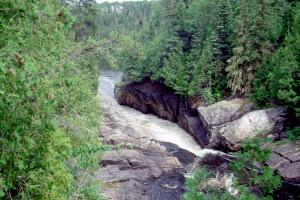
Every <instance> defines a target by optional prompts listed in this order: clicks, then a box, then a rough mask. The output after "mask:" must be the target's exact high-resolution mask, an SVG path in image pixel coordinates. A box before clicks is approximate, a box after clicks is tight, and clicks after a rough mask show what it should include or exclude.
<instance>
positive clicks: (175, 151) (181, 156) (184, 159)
mask: <svg viewBox="0 0 300 200" xmlns="http://www.w3.org/2000/svg"><path fill="white" fill-rule="evenodd" d="M160 144H161V145H163V146H164V147H165V148H166V149H167V151H168V152H169V153H170V154H171V155H172V156H174V157H176V158H178V160H179V162H180V163H181V164H182V166H183V167H184V168H185V167H186V166H187V165H188V164H190V163H193V162H194V160H195V158H196V157H197V156H196V155H195V154H193V153H191V152H189V151H187V150H185V149H181V148H180V147H178V146H177V145H176V144H172V143H169V142H160Z"/></svg>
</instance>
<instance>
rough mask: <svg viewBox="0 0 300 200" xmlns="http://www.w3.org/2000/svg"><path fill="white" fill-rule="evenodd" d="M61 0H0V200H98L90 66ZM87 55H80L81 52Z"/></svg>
mask: <svg viewBox="0 0 300 200" xmlns="http://www.w3.org/2000/svg"><path fill="white" fill-rule="evenodd" d="M74 22H75V17H72V15H71V14H70V12H69V9H68V6H67V5H66V4H64V3H62V2H61V1H60V0H50V1H49V0H39V1H29V0H25V1H24V0H4V1H1V2H0V186H1V187H0V198H1V199H101V198H102V196H101V193H100V184H99V180H95V179H93V178H92V177H93V173H94V172H95V170H97V169H98V168H99V162H100V158H101V154H102V152H103V151H104V150H105V149H106V148H107V147H106V146H105V145H103V144H101V142H100V141H99V139H98V131H97V129H98V126H99V121H100V120H99V116H100V114H101V113H100V111H99V99H98V98H97V92H98V91H97V86H98V82H97V73H96V71H97V69H96V68H94V67H93V66H96V65H92V64H91V63H89V62H87V60H90V59H89V58H86V57H85V58H82V57H80V56H78V55H81V54H83V53H82V52H81V51H82V49H84V48H86V47H90V46H91V45H92V44H93V42H92V41H86V42H85V43H83V42H82V43H81V42H77V43H75V42H74V37H75V33H74V31H72V30H71V28H72V25H73V24H74ZM85 53H86V52H85Z"/></svg>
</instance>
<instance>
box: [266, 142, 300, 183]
mask: <svg viewBox="0 0 300 200" xmlns="http://www.w3.org/2000/svg"><path fill="white" fill-rule="evenodd" d="M261 146H262V148H266V147H270V148H271V149H272V151H273V153H272V155H271V158H270V159H269V160H268V161H267V162H266V164H267V165H268V166H269V167H271V168H273V169H276V170H277V172H278V173H279V174H280V175H281V176H282V177H283V178H284V179H287V180H289V179H292V180H296V179H299V178H300V147H299V141H297V142H295V143H287V144H283V145H271V144H270V143H263V144H261Z"/></svg>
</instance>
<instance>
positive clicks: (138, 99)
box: [115, 78, 208, 147]
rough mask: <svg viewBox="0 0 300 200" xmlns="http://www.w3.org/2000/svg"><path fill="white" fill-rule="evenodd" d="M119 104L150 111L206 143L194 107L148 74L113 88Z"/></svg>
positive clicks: (203, 143)
mask: <svg viewBox="0 0 300 200" xmlns="http://www.w3.org/2000/svg"><path fill="white" fill-rule="evenodd" d="M115 97H116V99H117V101H118V103H119V104H121V105H127V106H129V107H132V108H134V109H136V110H139V111H141V112H143V113H152V114H154V115H156V116H158V117H160V118H163V119H167V120H169V121H171V122H177V123H178V125H179V126H180V127H181V128H183V129H184V130H186V131H187V132H188V133H190V134H191V135H192V136H193V137H194V138H195V140H196V141H197V142H198V143H199V144H200V145H201V146H202V147H204V146H205V145H207V144H208V139H207V133H206V130H205V128H204V127H203V124H202V121H201V120H200V118H199V116H198V113H197V111H196V109H194V108H192V105H191V103H190V102H189V101H188V100H186V99H185V98H183V97H181V96H180V95H177V94H175V91H174V90H172V89H171V88H168V87H166V86H165V85H163V84H161V83H158V82H153V81H151V80H150V79H149V78H145V79H143V80H142V81H141V82H140V83H138V82H132V83H129V84H127V85H125V86H123V87H121V88H119V89H118V90H116V92H115Z"/></svg>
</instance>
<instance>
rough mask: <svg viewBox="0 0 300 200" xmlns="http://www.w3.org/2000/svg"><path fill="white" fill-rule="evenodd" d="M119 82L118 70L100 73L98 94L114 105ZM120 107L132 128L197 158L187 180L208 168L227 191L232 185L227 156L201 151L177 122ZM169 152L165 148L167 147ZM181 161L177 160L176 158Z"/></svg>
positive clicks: (189, 168) (191, 164)
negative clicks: (134, 127) (101, 93)
mask: <svg viewBox="0 0 300 200" xmlns="http://www.w3.org/2000/svg"><path fill="white" fill-rule="evenodd" d="M121 80H122V72H120V71H117V70H111V69H110V70H107V69H106V70H104V69H103V70H101V75H100V77H99V91H100V92H104V93H105V94H106V95H107V96H109V97H110V98H111V99H112V100H113V101H115V102H116V99H115V97H114V87H115V84H116V83H118V82H120V81H121ZM117 106H119V108H118V109H119V110H120V111H121V112H122V115H124V116H125V117H126V118H127V120H128V121H129V122H131V123H134V124H135V126H141V127H143V128H144V129H145V128H146V129H148V130H149V131H147V132H149V133H151V135H149V136H151V137H153V138H155V139H156V140H158V141H161V142H162V143H164V144H165V143H171V144H175V147H176V145H177V146H178V147H180V148H181V149H184V150H186V151H189V152H191V153H193V154H195V155H196V159H194V160H193V162H191V163H188V164H187V165H186V166H185V168H186V174H185V176H186V177H189V176H190V175H191V173H192V172H193V171H194V170H195V169H196V168H199V167H206V168H209V169H210V171H211V172H212V173H213V175H214V176H215V177H217V178H219V179H223V180H224V183H225V184H226V186H227V187H228V188H230V185H231V184H232V180H231V177H232V174H231V173H230V171H229V169H228V160H229V158H230V156H229V155H227V154H224V153H222V152H219V151H214V150H210V149H201V147H200V146H199V145H198V143H197V142H196V141H195V140H194V139H193V138H192V136H191V135H189V134H188V133H187V132H186V131H185V130H183V129H181V128H180V127H179V126H178V125H177V124H176V123H172V122H170V121H167V120H164V119H160V118H158V117H156V116H155V115H153V114H143V113H141V112H140V111H137V110H135V109H133V108H130V107H127V106H122V105H119V104H117ZM167 149H168V148H167ZM176 151H177V150H176V148H175V153H174V147H172V152H173V153H174V154H176ZM179 160H180V158H179Z"/></svg>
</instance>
